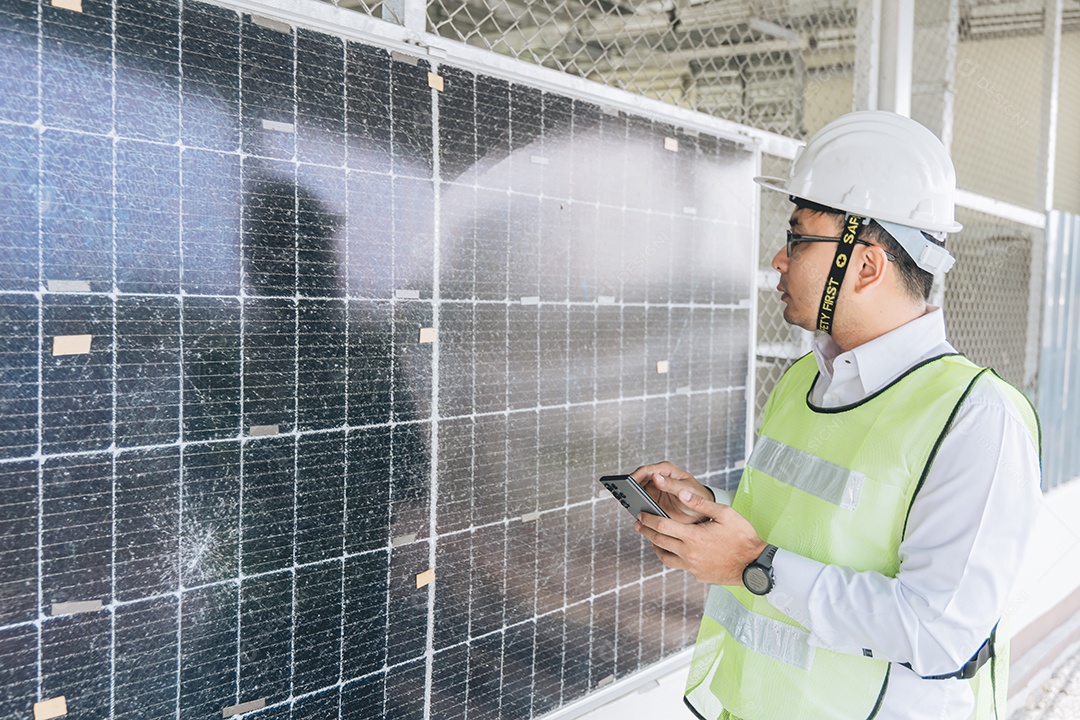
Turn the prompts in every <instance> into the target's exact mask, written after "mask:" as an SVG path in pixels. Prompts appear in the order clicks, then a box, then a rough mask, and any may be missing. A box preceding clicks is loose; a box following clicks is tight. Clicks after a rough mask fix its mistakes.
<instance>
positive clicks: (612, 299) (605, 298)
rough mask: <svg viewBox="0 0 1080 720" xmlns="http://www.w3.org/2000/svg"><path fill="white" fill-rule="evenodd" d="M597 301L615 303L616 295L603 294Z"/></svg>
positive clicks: (607, 303)
mask: <svg viewBox="0 0 1080 720" xmlns="http://www.w3.org/2000/svg"><path fill="white" fill-rule="evenodd" d="M596 302H598V303H600V304H601V305H614V304H615V296H614V295H601V296H600V297H598V298H596Z"/></svg>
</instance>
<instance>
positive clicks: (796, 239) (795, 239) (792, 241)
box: [787, 230, 896, 262]
mask: <svg viewBox="0 0 1080 720" xmlns="http://www.w3.org/2000/svg"><path fill="white" fill-rule="evenodd" d="M840 240H842V238H838V237H825V236H824V235H800V234H799V233H793V232H791V231H790V230H788V231H787V256H788V257H791V250H792V248H794V247H795V246H796V245H798V244H799V243H804V242H840ZM855 243H856V244H857V245H865V246H867V247H879V246H878V245H874V244H873V243H868V242H866V241H865V240H856V241H855ZM883 252H884V253H885V257H887V258H889V261H890V262H892V261H895V260H896V256H895V255H893V254H892V253H890V252H888V251H885V250H883Z"/></svg>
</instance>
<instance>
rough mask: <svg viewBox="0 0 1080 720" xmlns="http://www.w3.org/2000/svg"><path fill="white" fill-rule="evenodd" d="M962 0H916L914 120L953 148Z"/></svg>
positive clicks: (913, 77) (913, 75)
mask: <svg viewBox="0 0 1080 720" xmlns="http://www.w3.org/2000/svg"><path fill="white" fill-rule="evenodd" d="M959 40H960V0H948V1H947V2H942V1H941V0H915V43H914V44H915V46H916V47H917V48H918V52H915V53H913V55H912V80H911V117H912V118H913V119H915V120H918V121H919V122H920V123H922V124H923V125H925V126H926V127H928V128H930V130H932V131H933V132H934V134H935V135H937V136H938V137H939V138H940V139H941V142H942V144H943V145H945V148H946V149H949V148H951V147H952V125H953V106H954V104H955V98H956V56H957V45H958V44H959Z"/></svg>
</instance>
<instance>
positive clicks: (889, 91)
mask: <svg viewBox="0 0 1080 720" xmlns="http://www.w3.org/2000/svg"><path fill="white" fill-rule="evenodd" d="M914 38H915V0H882V3H881V56H880V58H881V59H880V63H881V64H880V69H879V72H880V74H879V76H878V78H879V79H878V109H879V110H892V111H893V112H897V113H900V114H901V115H908V116H910V115H911V65H912V51H913V46H914Z"/></svg>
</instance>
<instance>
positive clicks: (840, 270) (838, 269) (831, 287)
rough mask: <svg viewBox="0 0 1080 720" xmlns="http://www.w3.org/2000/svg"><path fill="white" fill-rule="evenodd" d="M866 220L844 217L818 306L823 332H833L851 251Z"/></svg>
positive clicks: (856, 217) (819, 323) (854, 216)
mask: <svg viewBox="0 0 1080 720" xmlns="http://www.w3.org/2000/svg"><path fill="white" fill-rule="evenodd" d="M866 222H867V219H866V218H863V217H860V216H858V215H846V216H845V217H844V234H843V235H842V236H841V237H840V242H838V243H837V244H836V256H835V257H834V258H833V262H832V265H831V266H829V277H828V278H827V279H826V280H825V290H824V291H823V292H822V293H821V303H820V304H819V306H818V323H817V329H818V330H820V331H821V332H826V333H829V334H830V335H831V334H832V328H833V318H834V317H836V301H837V298H839V296H840V286H841V285H843V284H844V275H846V274H847V266H848V260H850V259H851V251H852V250H853V249H854V248H855V238H856V237H858V234H859V229H860V228H861V227H862V226H863V225H865V224H866Z"/></svg>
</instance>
